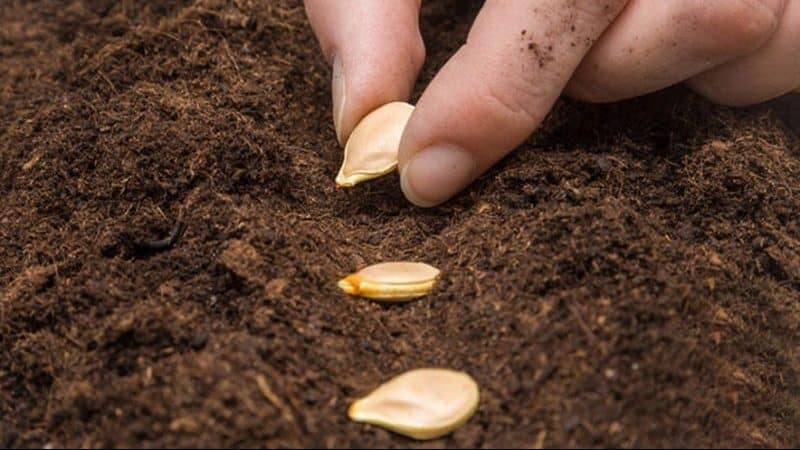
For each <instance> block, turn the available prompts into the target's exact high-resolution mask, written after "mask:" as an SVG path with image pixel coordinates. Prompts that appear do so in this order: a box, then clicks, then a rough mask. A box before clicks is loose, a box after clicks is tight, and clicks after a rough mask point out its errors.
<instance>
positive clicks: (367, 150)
mask: <svg viewBox="0 0 800 450" xmlns="http://www.w3.org/2000/svg"><path fill="white" fill-rule="evenodd" d="M412 111H414V107H413V106H412V105H409V104H408V103H405V102H392V103H387V104H386V105H383V106H381V107H380V108H378V109H376V110H374V111H372V112H371V113H369V114H367V115H366V116H365V117H364V118H363V119H362V120H361V122H359V123H358V125H356V127H355V129H354V130H353V132H352V133H351V134H350V138H349V139H348V140H347V145H345V147H344V161H343V162H342V167H341V168H340V169H339V174H338V175H336V184H337V185H338V186H341V187H351V186H355V185H356V184H358V183H361V182H362V181H367V180H371V179H373V178H378V177H380V176H383V175H386V174H387V173H389V172H391V171H393V170H395V168H397V152H398V148H399V146H400V138H401V137H402V136H403V130H404V129H405V127H406V123H408V119H409V117H411V112H412Z"/></svg>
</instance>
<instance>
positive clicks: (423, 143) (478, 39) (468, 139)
mask: <svg viewBox="0 0 800 450" xmlns="http://www.w3.org/2000/svg"><path fill="white" fill-rule="evenodd" d="M624 4H625V1H624V0H615V1H605V2H595V1H593V0H573V1H571V2H564V1H561V0H487V1H486V3H485V4H484V6H483V9H482V10H481V11H480V13H479V14H478V17H477V19H476V20H475V23H474V25H473V27H472V29H471V30H470V33H469V36H468V38H467V43H466V44H465V45H464V46H463V47H461V48H460V49H459V50H458V51H457V52H456V53H455V55H453V57H452V58H451V59H450V60H449V61H448V62H447V63H446V64H445V65H444V67H443V68H442V70H441V71H440V72H439V73H438V74H437V75H436V77H435V78H434V79H433V81H432V82H431V84H430V85H429V86H428V88H427V89H426V90H425V92H424V93H423V95H422V97H421V98H420V100H419V102H418V103H417V107H416V109H415V111H414V113H413V114H412V115H411V119H410V120H409V122H408V125H407V126H406V130H405V132H404V135H403V138H402V140H401V143H400V155H399V166H400V180H401V183H402V188H403V192H404V193H405V195H406V197H407V198H408V199H409V200H410V201H411V202H412V203H414V204H416V205H419V206H433V205H436V204H439V203H441V202H443V201H445V200H447V199H448V198H450V197H452V196H453V195H455V194H456V193H457V192H458V191H460V190H461V189H463V188H464V187H465V186H466V185H467V184H469V183H470V182H471V181H472V180H473V179H474V178H475V177H476V176H478V175H479V174H480V173H482V172H484V171H485V170H487V169H488V168H489V167H490V166H491V165H492V164H494V163H495V162H497V161H498V160H499V159H501V158H502V157H503V156H505V155H506V154H507V153H508V152H509V151H511V150H512V149H513V148H514V147H516V146H518V145H519V144H521V143H522V142H523V141H524V140H525V138H526V137H527V136H529V135H530V134H531V133H532V132H533V131H534V130H535V129H536V127H538V126H539V124H540V122H541V121H542V119H543V118H544V117H545V115H546V114H547V113H548V111H549V110H550V108H551V107H552V105H553V103H554V102H555V100H556V99H557V98H558V96H559V95H560V94H561V91H562V90H563V88H564V85H565V84H566V83H567V80H568V79H569V78H570V77H571V76H572V73H573V71H574V70H575V67H576V66H577V65H578V63H579V62H580V60H581V58H582V57H583V55H584V54H585V53H586V51H587V50H588V49H589V47H590V46H591V44H592V43H593V42H594V40H596V39H597V37H598V36H600V34H601V33H602V32H603V30H604V29H605V28H606V27H607V26H608V24H610V23H611V21H612V20H613V18H614V17H615V16H616V14H617V13H618V12H619V11H620V10H621V9H622V7H623V6H624Z"/></svg>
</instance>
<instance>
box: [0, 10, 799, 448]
mask: <svg viewBox="0 0 800 450" xmlns="http://www.w3.org/2000/svg"><path fill="white" fill-rule="evenodd" d="M479 7H480V4H479V3H478V2H461V1H444V2H424V4H423V9H422V25H423V26H422V30H423V35H424V37H425V40H426V43H427V45H428V61H427V63H426V66H425V68H424V69H423V73H422V76H421V77H420V82H419V83H418V86H417V88H416V90H415V94H414V98H413V99H412V101H415V100H416V98H418V96H419V93H420V92H421V91H422V89H423V88H424V86H425V85H426V83H427V82H428V81H429V80H430V79H431V77H432V76H433V74H434V73H435V71H436V69H437V68H439V67H441V65H442V64H443V63H444V61H446V58H447V56H448V55H450V54H452V52H454V51H455V50H456V49H457V48H458V46H459V45H460V43H461V42H463V40H464V38H465V36H466V33H467V31H468V26H469V23H470V21H471V19H472V18H473V17H474V16H475V14H476V13H477V10H478V8H479ZM0 24H2V26H0V61H2V64H0V446H4V447H42V446H46V445H47V446H53V447H62V446H70V447H74V446H84V447H105V446H113V447H131V446H143V447H163V446H178V447H193V446H203V447H212V446H223V447H234V446H235V447H255V446H270V447H278V446H322V447H342V446H354V447H405V446H411V447H416V446H425V447H430V446H433V447H444V446H481V447H499V446H511V447H540V446H592V447H606V446H621V447H631V446H653V447H666V446H680V447H688V446H712V447H728V446H737V447H743V446H759V447H761V446H786V447H796V446H800V379H798V370H800V333H799V331H800V330H799V328H800V221H798V211H800V147H799V146H798V140H797V137H796V135H795V134H793V133H792V132H791V131H789V130H788V129H787V128H786V127H785V126H784V125H783V124H782V122H781V121H780V120H779V119H778V118H777V117H776V116H775V114H774V113H772V112H770V111H768V110H764V109H747V110H741V109H740V110H733V109H728V108H724V107H719V106H714V105H712V104H710V103H707V102H705V101H704V100H702V99H700V98H698V97H696V96H694V95H693V94H691V93H689V92H687V91H686V90H684V89H682V88H674V89H670V90H667V91H664V92H660V93H657V94H654V95H650V96H647V97H645V98H641V99H637V100H633V101H627V102H622V103H617V104H613V105H605V106H598V105H587V104H582V103H578V102H573V101H570V100H568V99H563V100H561V101H559V103H558V104H557V105H556V107H555V109H554V111H553V112H552V113H551V114H550V116H549V117H548V119H547V120H546V122H545V124H544V125H543V126H542V129H541V130H540V131H539V132H537V133H536V134H535V136H534V137H532V138H531V139H530V140H528V141H527V142H525V143H524V144H523V145H522V146H521V147H520V148H519V149H518V150H516V151H515V152H514V153H513V154H512V155H511V156H510V157H508V158H506V160H504V161H503V162H502V163H501V164H500V165H499V166H498V167H496V168H495V169H492V170H491V171H490V172H488V173H487V174H486V175H484V176H483V177H482V178H481V179H480V180H479V181H478V182H477V183H476V184H475V185H473V186H472V187H470V188H469V189H467V190H466V191H465V192H464V193H463V194H461V195H459V196H458V197H457V198H455V199H454V200H453V201H451V202H449V203H447V204H446V205H444V206H442V207H439V208H435V209H419V208H415V207H413V206H411V205H410V204H409V203H408V202H407V201H406V200H405V199H404V198H403V196H402V193H401V192H400V189H399V183H398V178H397V176H396V175H394V174H393V175H390V176H387V177H384V178H382V179H380V180H377V181H373V182H369V183H365V184H363V185H359V186H357V187H355V188H352V189H337V188H336V187H335V185H334V181H333V180H334V177H335V175H336V172H337V170H338V167H339V164H340V162H341V155H342V150H341V148H340V147H339V146H338V145H337V143H336V137H335V133H334V130H333V127H332V120H331V113H330V111H331V101H330V98H329V89H330V87H329V86H330V84H329V83H330V82H329V80H330V70H329V68H328V66H327V65H326V63H325V61H324V60H323V58H322V56H320V52H319V50H318V46H317V44H316V42H315V40H314V37H313V34H312V33H311V31H310V29H309V27H308V25H307V23H306V19H305V14H304V11H303V9H302V5H301V4H300V2H297V1H269V2H262V1H255V0H231V1H221V0H196V1H188V0H182V1H174V2H163V1H161V0H121V1H119V0H114V1H111V0H62V1H56V0H37V1H28V0H3V1H2V3H0ZM387 260H414V261H423V262H427V263H430V264H433V265H434V266H436V267H438V268H440V269H441V270H442V277H441V281H440V282H439V283H438V284H437V286H436V288H435V290H434V291H433V292H432V293H431V294H429V295H428V296H426V297H424V298H422V299H420V300H418V301H414V302H411V303H408V304H403V305H394V306H385V305H381V304H377V303H374V302H370V301H366V300H363V299H358V298H354V297H348V296H347V295H345V294H343V293H342V292H341V291H339V290H338V288H337V287H336V281H337V280H338V279H339V278H340V277H342V276H343V275H346V274H347V273H350V272H352V271H355V270H357V269H360V268H362V267H364V266H366V265H369V264H373V263H377V262H383V261H387ZM419 367H445V368H451V369H456V370H463V371H466V372H468V373H469V374H470V375H472V376H473V377H474V378H475V380H476V381H477V382H478V384H479V386H480V389H481V396H482V398H481V402H480V406H479V408H478V411H477V413H476V414H475V416H474V417H473V418H472V419H471V420H470V421H469V422H468V423H467V424H466V425H464V426H463V427H461V428H459V429H458V430H456V431H455V432H454V433H452V434H451V435H450V436H447V437H445V438H442V439H438V440H435V441H433V442H428V443H418V442H415V441H411V440H409V439H407V438H404V437H401V436H398V435H395V434H392V433H390V432H387V431H385V430H382V429H380V428H378V427H374V426H369V425H363V424H357V423H353V422H351V421H349V420H348V419H347V416H346V410H347V407H348V405H349V404H350V403H351V402H352V401H353V400H354V399H356V398H358V397H360V396H363V395H365V394H366V393H368V392H369V391H371V390H372V389H373V388H374V387H376V386H377V385H378V384H380V383H382V382H383V381H386V380H387V379H389V378H390V377H392V376H394V375H397V374H398V373H401V372H402V371H405V370H408V369H413V368H419Z"/></svg>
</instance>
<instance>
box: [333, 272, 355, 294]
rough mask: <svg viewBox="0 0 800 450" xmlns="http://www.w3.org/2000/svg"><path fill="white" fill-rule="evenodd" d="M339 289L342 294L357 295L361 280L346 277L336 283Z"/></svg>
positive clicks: (353, 276) (352, 276)
mask: <svg viewBox="0 0 800 450" xmlns="http://www.w3.org/2000/svg"><path fill="white" fill-rule="evenodd" d="M337 285H338V286H339V288H340V289H341V290H343V291H344V292H346V293H348V294H351V295H358V293H359V286H360V285H361V279H360V278H358V277H357V276H355V275H348V276H346V277H344V278H342V279H341V280H339V283H337Z"/></svg>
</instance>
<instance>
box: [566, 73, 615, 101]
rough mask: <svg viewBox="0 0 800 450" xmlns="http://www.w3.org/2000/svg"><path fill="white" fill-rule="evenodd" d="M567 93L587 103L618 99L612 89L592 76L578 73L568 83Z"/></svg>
mask: <svg viewBox="0 0 800 450" xmlns="http://www.w3.org/2000/svg"><path fill="white" fill-rule="evenodd" d="M565 92H566V94H567V95H569V96H570V97H572V98H573V99H575V100H579V101H582V102H586V103H608V102H612V101H615V100H617V98H616V97H615V96H614V95H613V93H612V91H611V90H610V89H608V88H607V87H605V86H603V85H602V84H601V83H600V82H598V81H596V79H593V78H592V77H588V76H585V75H584V74H582V73H576V74H575V76H573V77H572V79H571V80H570V81H569V84H567V88H566V89H565Z"/></svg>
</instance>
